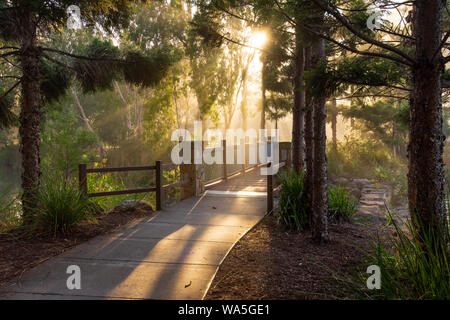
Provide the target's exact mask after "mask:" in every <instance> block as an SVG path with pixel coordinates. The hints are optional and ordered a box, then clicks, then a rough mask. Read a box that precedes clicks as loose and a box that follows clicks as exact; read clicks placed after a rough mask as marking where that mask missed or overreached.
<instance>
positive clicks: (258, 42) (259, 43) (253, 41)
mask: <svg viewBox="0 0 450 320" xmlns="http://www.w3.org/2000/svg"><path fill="white" fill-rule="evenodd" d="M266 42H267V34H266V33H265V32H263V31H258V32H255V33H253V34H252V36H251V37H250V45H251V46H252V47H255V48H259V49H260V48H262V47H264V44H265V43H266Z"/></svg>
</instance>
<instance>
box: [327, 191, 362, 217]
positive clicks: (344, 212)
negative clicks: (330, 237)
mask: <svg viewBox="0 0 450 320" xmlns="http://www.w3.org/2000/svg"><path fill="white" fill-rule="evenodd" d="M356 211H357V201H356V199H355V198H354V197H353V196H352V195H351V194H350V192H349V191H348V190H347V189H346V188H345V187H342V186H330V187H328V219H329V220H330V221H332V222H343V221H350V218H351V217H352V216H353V215H354V214H355V213H356Z"/></svg>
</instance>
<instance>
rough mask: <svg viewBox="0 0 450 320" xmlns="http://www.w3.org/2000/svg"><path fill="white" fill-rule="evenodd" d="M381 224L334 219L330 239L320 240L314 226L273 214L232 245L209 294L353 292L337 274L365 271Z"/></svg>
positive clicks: (328, 295) (326, 295) (273, 296)
mask: <svg viewBox="0 0 450 320" xmlns="http://www.w3.org/2000/svg"><path fill="white" fill-rule="evenodd" d="M379 227H380V226H375V225H373V226H363V225H360V224H350V223H346V224H339V225H330V226H329V233H330V242H329V243H327V244H322V245H317V244H314V243H313V242H312V240H311V234H310V233H309V232H305V233H303V234H296V233H292V232H288V231H287V230H286V229H285V228H284V227H283V226H281V225H279V224H278V223H277V221H276V219H275V218H274V217H273V216H268V217H266V218H265V219H264V220H263V221H262V222H261V223H260V224H259V225H258V226H257V227H255V228H254V229H253V230H252V231H250V232H249V233H248V234H247V235H246V236H245V237H244V238H243V239H241V241H240V242H239V243H238V244H237V245H236V246H235V247H234V249H233V250H232V251H231V253H230V255H229V256H228V257H227V258H226V260H225V261H224V263H223V265H222V266H221V267H220V269H219V271H218V273H217V276H216V278H215V279H214V281H213V283H212V285H211V288H210V290H209V292H208V294H207V297H206V299H207V300H222V299H224V300H229V299H232V300H279V299H297V300H309V299H345V298H349V296H350V295H351V293H352V292H350V291H349V289H348V287H346V286H345V285H342V282H338V281H337V280H336V275H338V276H339V277H342V276H344V277H345V276H346V275H349V273H350V272H354V271H355V270H359V271H362V272H365V271H366V268H367V266H364V265H363V261H364V260H363V259H364V258H365V256H366V253H367V251H368V249H369V248H370V246H371V241H372V240H376V238H377V230H378V228H379ZM363 267H364V268H365V269H364V270H362V269H363Z"/></svg>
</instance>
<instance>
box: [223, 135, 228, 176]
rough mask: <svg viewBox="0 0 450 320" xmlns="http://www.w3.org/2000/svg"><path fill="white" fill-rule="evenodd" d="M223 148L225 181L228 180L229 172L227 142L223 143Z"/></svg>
mask: <svg viewBox="0 0 450 320" xmlns="http://www.w3.org/2000/svg"><path fill="white" fill-rule="evenodd" d="M222 146H223V179H224V180H227V179H228V171H227V140H223V141H222Z"/></svg>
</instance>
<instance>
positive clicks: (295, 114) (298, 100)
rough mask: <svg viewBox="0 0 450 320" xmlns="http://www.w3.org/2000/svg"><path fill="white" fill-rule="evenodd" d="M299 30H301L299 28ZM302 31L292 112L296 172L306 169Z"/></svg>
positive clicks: (296, 64) (297, 32) (297, 55)
mask: <svg viewBox="0 0 450 320" xmlns="http://www.w3.org/2000/svg"><path fill="white" fill-rule="evenodd" d="M297 29H299V28H297ZM300 32H301V31H300V30H297V31H296V46H297V48H296V57H295V78H294V108H293V111H292V166H293V169H294V171H295V172H300V171H302V170H303V169H304V167H305V161H304V153H305V142H304V138H305V137H304V134H305V132H304V131H305V90H304V89H303V74H304V71H305V59H304V48H303V44H302V43H301V42H300V41H301V40H302V39H300Z"/></svg>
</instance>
